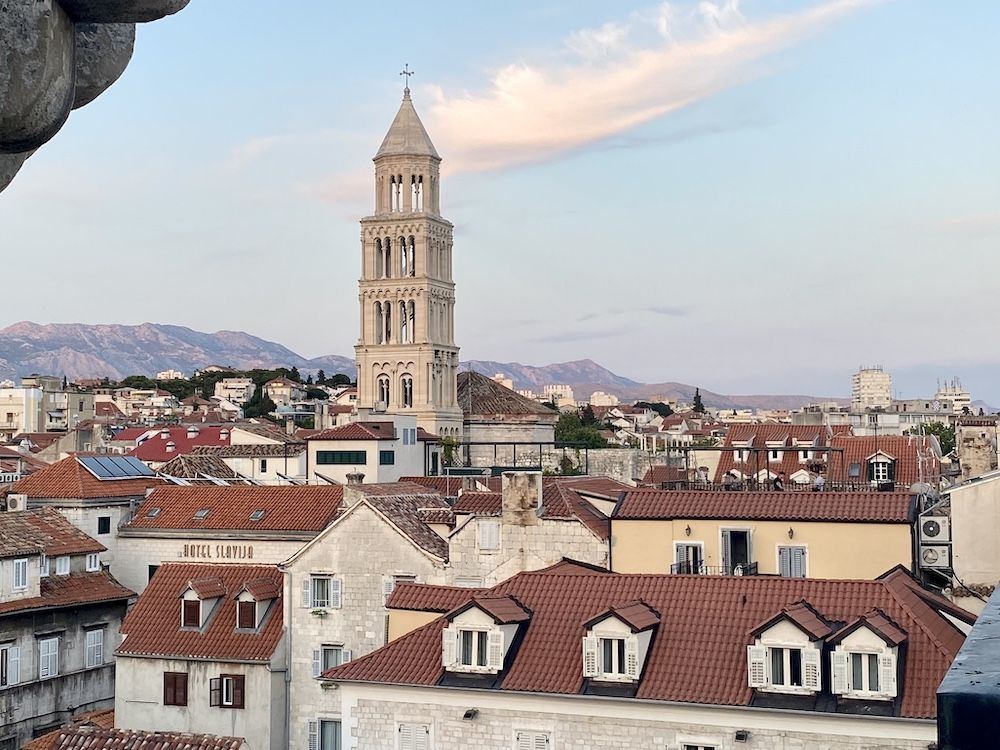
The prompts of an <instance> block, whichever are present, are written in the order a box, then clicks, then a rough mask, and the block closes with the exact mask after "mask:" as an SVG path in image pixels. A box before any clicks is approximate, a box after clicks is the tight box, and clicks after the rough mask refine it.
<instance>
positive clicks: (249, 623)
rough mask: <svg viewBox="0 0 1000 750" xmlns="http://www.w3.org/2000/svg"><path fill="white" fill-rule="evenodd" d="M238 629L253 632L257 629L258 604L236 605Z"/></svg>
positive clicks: (239, 603)
mask: <svg viewBox="0 0 1000 750" xmlns="http://www.w3.org/2000/svg"><path fill="white" fill-rule="evenodd" d="M236 613H237V616H236V619H237V620H238V624H237V627H239V628H242V629H243V630H253V629H254V628H256V627H257V602H237V603H236Z"/></svg>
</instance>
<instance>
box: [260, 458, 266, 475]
mask: <svg viewBox="0 0 1000 750" xmlns="http://www.w3.org/2000/svg"><path fill="white" fill-rule="evenodd" d="M260 473H261V474H267V459H266V458H262V459H261V460H260Z"/></svg>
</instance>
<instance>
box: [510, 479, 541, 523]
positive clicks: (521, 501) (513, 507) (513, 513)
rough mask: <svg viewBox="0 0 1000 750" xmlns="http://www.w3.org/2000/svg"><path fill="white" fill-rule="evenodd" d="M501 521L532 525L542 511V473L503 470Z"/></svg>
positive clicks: (536, 521)
mask: <svg viewBox="0 0 1000 750" xmlns="http://www.w3.org/2000/svg"><path fill="white" fill-rule="evenodd" d="M501 498H502V499H501V507H502V509H503V512H502V521H503V523H504V524H509V525H512V526H534V525H536V524H537V523H538V516H539V515H541V512H542V475H541V473H540V472H537V471H530V472H529V471H505V472H504V474H503V485H502V490H501Z"/></svg>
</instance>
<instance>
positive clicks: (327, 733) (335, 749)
mask: <svg viewBox="0 0 1000 750" xmlns="http://www.w3.org/2000/svg"><path fill="white" fill-rule="evenodd" d="M319 747H320V750H340V722H339V721H321V722H320V723H319Z"/></svg>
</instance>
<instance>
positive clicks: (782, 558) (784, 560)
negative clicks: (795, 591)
mask: <svg viewBox="0 0 1000 750" xmlns="http://www.w3.org/2000/svg"><path fill="white" fill-rule="evenodd" d="M791 574H792V550H791V548H790V547H778V575H779V576H785V577H786V578H787V577H788V576H790V575H791Z"/></svg>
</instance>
